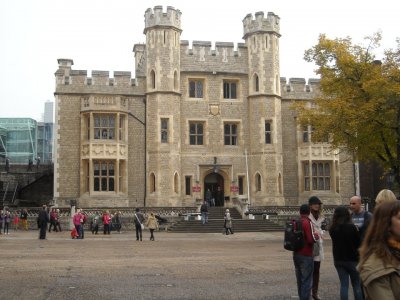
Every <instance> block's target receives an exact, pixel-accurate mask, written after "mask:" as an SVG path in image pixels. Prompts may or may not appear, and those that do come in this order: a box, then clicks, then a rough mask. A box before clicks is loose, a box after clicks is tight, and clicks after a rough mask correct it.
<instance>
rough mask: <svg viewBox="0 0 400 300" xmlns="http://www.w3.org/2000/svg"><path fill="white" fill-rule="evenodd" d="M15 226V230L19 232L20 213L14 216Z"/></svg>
mask: <svg viewBox="0 0 400 300" xmlns="http://www.w3.org/2000/svg"><path fill="white" fill-rule="evenodd" d="M13 224H14V230H15V231H17V230H18V224H19V213H18V211H16V212H15V214H14V219H13Z"/></svg>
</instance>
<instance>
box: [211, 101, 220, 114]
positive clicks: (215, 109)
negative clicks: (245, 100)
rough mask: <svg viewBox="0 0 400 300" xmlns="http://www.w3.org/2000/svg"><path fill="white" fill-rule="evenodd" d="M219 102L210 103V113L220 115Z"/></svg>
mask: <svg viewBox="0 0 400 300" xmlns="http://www.w3.org/2000/svg"><path fill="white" fill-rule="evenodd" d="M219 113H220V112H219V104H210V114H212V115H213V116H216V115H219Z"/></svg>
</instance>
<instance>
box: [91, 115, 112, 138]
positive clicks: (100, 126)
mask: <svg viewBox="0 0 400 300" xmlns="http://www.w3.org/2000/svg"><path fill="white" fill-rule="evenodd" d="M114 134H115V115H110V114H95V115H94V138H95V139H103V140H106V139H109V140H113V139H114V138H115V135H114Z"/></svg>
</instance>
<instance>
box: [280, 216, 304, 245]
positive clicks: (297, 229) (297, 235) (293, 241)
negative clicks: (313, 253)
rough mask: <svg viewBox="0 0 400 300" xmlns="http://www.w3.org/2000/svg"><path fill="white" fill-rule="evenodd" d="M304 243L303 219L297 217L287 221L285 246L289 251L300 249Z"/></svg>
mask: <svg viewBox="0 0 400 300" xmlns="http://www.w3.org/2000/svg"><path fill="white" fill-rule="evenodd" d="M304 245H305V242H304V232H303V223H302V220H300V219H297V220H289V221H286V224H285V236H284V240H283V247H284V248H285V249H286V250H289V251H298V250H300V249H301V248H303V247H304Z"/></svg>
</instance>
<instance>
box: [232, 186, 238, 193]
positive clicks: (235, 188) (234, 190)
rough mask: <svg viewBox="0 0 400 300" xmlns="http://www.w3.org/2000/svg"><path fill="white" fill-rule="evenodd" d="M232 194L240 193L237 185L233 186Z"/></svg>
mask: <svg viewBox="0 0 400 300" xmlns="http://www.w3.org/2000/svg"><path fill="white" fill-rule="evenodd" d="M231 192H234V193H237V192H239V187H238V186H237V185H231Z"/></svg>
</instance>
